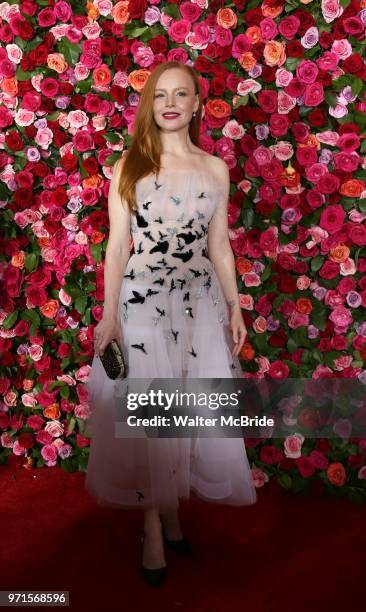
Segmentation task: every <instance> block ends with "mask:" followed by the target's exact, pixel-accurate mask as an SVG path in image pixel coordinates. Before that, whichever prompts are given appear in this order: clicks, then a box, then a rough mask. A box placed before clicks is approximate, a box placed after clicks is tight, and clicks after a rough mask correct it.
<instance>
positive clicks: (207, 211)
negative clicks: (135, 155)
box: [85, 169, 257, 511]
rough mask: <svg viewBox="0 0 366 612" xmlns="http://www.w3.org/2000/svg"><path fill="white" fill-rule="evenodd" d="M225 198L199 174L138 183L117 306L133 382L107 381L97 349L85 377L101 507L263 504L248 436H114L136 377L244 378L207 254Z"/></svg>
mask: <svg viewBox="0 0 366 612" xmlns="http://www.w3.org/2000/svg"><path fill="white" fill-rule="evenodd" d="M222 197H224V193H223V189H222V187H221V185H220V184H219V183H218V180H217V179H216V178H215V176H214V175H212V174H208V173H207V172H206V173H204V172H201V171H199V170H193V171H192V172H190V173H189V174H187V173H186V172H183V171H181V170H179V169H177V170H163V171H161V172H160V174H159V177H158V179H157V178H156V177H155V175H153V174H151V175H149V176H146V177H144V178H143V179H140V180H139V181H138V183H137V185H136V199H137V206H138V213H137V214H136V215H131V235H132V237H133V242H134V251H135V252H134V254H133V255H132V256H131V257H130V259H129V261H128V263H127V266H126V270H125V274H124V278H123V281H122V285H121V292H120V299H119V309H118V313H119V319H120V322H121V328H122V337H123V351H124V355H125V358H126V361H127V365H128V379H127V381H126V380H125V381H113V380H111V379H109V378H108V377H107V375H106V374H105V371H104V369H103V366H102V363H101V361H100V358H99V357H98V356H96V355H95V356H94V358H93V362H92V367H91V371H90V375H89V380H88V382H87V389H88V393H89V403H90V408H91V416H90V419H89V421H88V425H87V430H86V433H87V435H90V437H91V445H90V456H89V462H88V467H87V473H86V480H85V487H86V489H87V490H88V491H89V492H90V493H92V494H93V495H94V496H96V498H97V500H98V503H99V504H101V505H108V506H119V507H125V508H137V507H139V508H145V507H158V508H159V509H160V510H161V511H163V510H171V509H176V508H177V507H178V506H179V499H180V498H189V497H190V492H191V491H194V492H195V493H196V494H197V495H198V496H200V497H201V498H203V499H205V500H208V501H210V502H218V503H223V504H230V505H249V504H254V503H255V502H256V501H257V495H256V490H255V487H254V485H253V481H252V477H251V470H250V466H249V463H248V459H247V455H246V450H245V445H244V440H243V439H242V438H225V437H216V438H212V437H210V438H206V437H201V438H199V437H191V438H127V437H118V436H116V433H115V422H116V409H115V398H116V395H118V394H119V393H120V390H121V385H122V386H123V385H125V384H128V380H129V379H131V380H132V379H147V378H151V379H154V378H174V379H181V380H182V379H187V378H188V379H192V378H209V377H212V378H215V377H217V378H233V377H242V374H243V372H242V369H241V365H240V362H239V360H238V359H237V358H233V357H232V355H231V349H232V346H233V340H232V335H231V332H230V327H229V310H228V306H227V303H226V300H225V297H224V294H223V291H222V288H221V285H220V283H219V280H218V278H217V276H216V273H215V271H214V267H213V264H212V263H211V261H210V260H209V259H208V257H207V251H206V245H207V234H208V224H209V222H210V220H211V218H212V216H213V214H214V212H215V208H216V206H217V205H218V203H219V201H220V198H222Z"/></svg>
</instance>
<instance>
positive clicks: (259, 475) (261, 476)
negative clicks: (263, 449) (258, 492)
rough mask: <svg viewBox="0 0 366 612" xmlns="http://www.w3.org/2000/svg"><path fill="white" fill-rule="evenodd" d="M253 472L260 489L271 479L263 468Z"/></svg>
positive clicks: (254, 479) (255, 483) (253, 469)
mask: <svg viewBox="0 0 366 612" xmlns="http://www.w3.org/2000/svg"><path fill="white" fill-rule="evenodd" d="M251 473H252V481H253V484H254V486H255V488H256V489H258V487H263V485H264V483H265V482H268V480H269V477H268V475H267V474H266V473H265V472H263V470H261V469H260V468H252V469H251ZM359 478H360V477H359ZM365 478H366V476H365Z"/></svg>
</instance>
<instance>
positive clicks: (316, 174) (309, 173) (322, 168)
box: [305, 163, 328, 183]
mask: <svg viewBox="0 0 366 612" xmlns="http://www.w3.org/2000/svg"><path fill="white" fill-rule="evenodd" d="M327 172H328V168H327V166H326V165H325V164H320V163H317V164H314V165H313V166H310V168H306V170H305V174H306V178H307V180H308V181H310V182H311V183H318V182H319V180H320V178H321V177H322V176H324V174H327Z"/></svg>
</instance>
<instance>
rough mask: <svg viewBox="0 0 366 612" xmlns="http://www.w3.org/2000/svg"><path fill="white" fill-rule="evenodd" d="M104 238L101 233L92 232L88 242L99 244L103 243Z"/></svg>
mask: <svg viewBox="0 0 366 612" xmlns="http://www.w3.org/2000/svg"><path fill="white" fill-rule="evenodd" d="M104 238H105V236H104V234H103V233H102V232H98V231H96V230H93V231H92V234H91V236H90V242H91V243H92V244H100V243H101V242H103V240H104Z"/></svg>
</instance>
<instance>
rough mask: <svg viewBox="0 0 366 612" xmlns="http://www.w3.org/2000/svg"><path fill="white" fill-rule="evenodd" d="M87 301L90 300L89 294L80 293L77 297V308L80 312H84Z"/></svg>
mask: <svg viewBox="0 0 366 612" xmlns="http://www.w3.org/2000/svg"><path fill="white" fill-rule="evenodd" d="M87 301H88V296H87V295H80V296H79V297H77V298H76V300H75V308H76V310H77V311H78V312H80V314H84V312H85V308H86V304H87Z"/></svg>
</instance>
